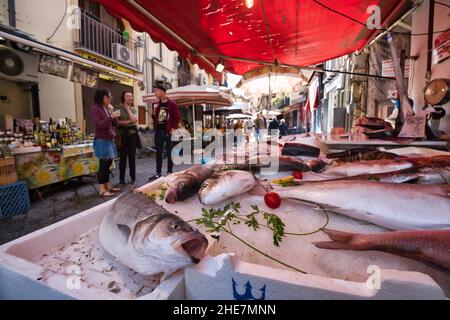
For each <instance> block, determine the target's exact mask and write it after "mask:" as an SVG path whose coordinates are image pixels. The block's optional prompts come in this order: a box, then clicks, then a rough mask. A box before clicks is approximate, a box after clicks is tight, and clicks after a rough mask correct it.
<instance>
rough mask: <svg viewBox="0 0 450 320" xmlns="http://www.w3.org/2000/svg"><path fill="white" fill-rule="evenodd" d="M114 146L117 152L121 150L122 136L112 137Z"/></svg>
mask: <svg viewBox="0 0 450 320" xmlns="http://www.w3.org/2000/svg"><path fill="white" fill-rule="evenodd" d="M114 144H115V145H116V149H117V151H119V150H120V148H122V135H120V134H116V136H115V137H114Z"/></svg>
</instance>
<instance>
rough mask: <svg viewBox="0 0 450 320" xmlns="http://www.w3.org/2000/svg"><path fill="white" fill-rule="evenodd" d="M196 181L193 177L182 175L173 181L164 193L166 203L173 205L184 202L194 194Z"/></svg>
mask: <svg viewBox="0 0 450 320" xmlns="http://www.w3.org/2000/svg"><path fill="white" fill-rule="evenodd" d="M196 183H197V181H196V179H195V177H194V176H191V175H183V176H181V177H179V178H177V179H175V180H174V181H173V183H171V184H170V185H169V188H168V189H167V191H166V202H167V203H175V202H177V201H179V200H184V199H186V198H188V197H189V196H191V195H192V194H193V193H194V192H195V190H194V189H195V185H196Z"/></svg>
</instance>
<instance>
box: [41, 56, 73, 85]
mask: <svg viewBox="0 0 450 320" xmlns="http://www.w3.org/2000/svg"><path fill="white" fill-rule="evenodd" d="M69 66H70V62H69V61H67V60H63V59H60V58H58V57H53V56H48V55H45V54H41V57H40V59H39V72H41V73H46V74H51V75H54V76H57V77H60V78H64V79H67V76H68V75H69Z"/></svg>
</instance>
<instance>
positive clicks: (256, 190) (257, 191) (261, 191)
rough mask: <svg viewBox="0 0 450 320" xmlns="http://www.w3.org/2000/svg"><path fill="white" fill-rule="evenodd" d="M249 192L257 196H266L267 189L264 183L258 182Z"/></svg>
mask: <svg viewBox="0 0 450 320" xmlns="http://www.w3.org/2000/svg"><path fill="white" fill-rule="evenodd" d="M248 193H249V194H251V195H255V196H264V195H265V194H266V193H267V191H266V189H265V188H264V187H263V186H262V185H260V184H256V185H255V186H254V187H253V189H251V190H250V191H249V192H248Z"/></svg>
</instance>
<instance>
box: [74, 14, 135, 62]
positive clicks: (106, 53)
mask: <svg viewBox="0 0 450 320" xmlns="http://www.w3.org/2000/svg"><path fill="white" fill-rule="evenodd" d="M79 15H80V28H79V29H78V30H77V32H76V36H75V41H74V46H75V49H80V50H86V51H89V52H92V53H94V54H97V55H99V56H101V57H104V58H106V59H109V60H113V61H115V62H117V63H120V64H122V65H125V66H128V67H131V68H133V69H136V70H140V69H141V68H140V63H139V54H138V49H137V46H136V44H137V42H136V41H135V40H133V39H131V38H129V39H127V38H125V37H124V36H123V34H122V32H121V31H119V30H114V29H113V28H112V27H111V26H108V25H106V24H104V23H101V22H99V21H97V20H96V19H94V18H92V17H91V16H89V15H88V14H87V13H85V12H84V11H81V12H80V13H79Z"/></svg>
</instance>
